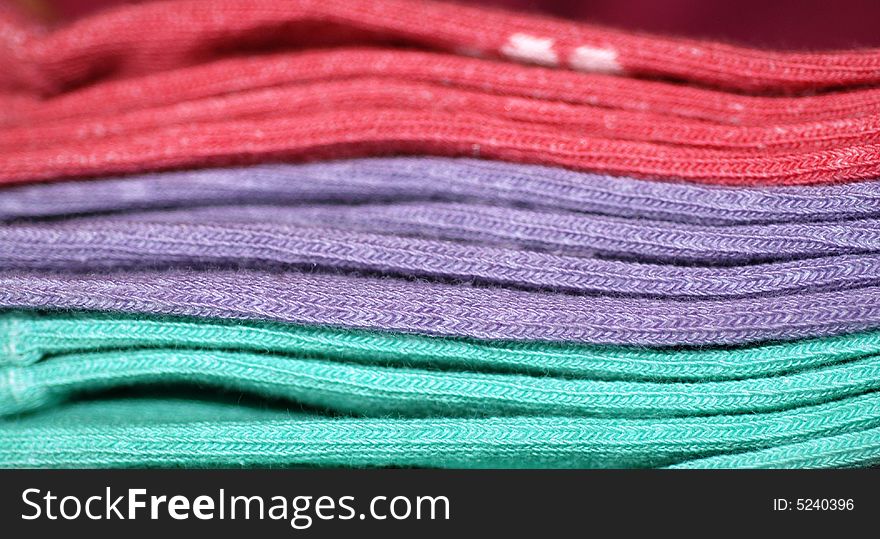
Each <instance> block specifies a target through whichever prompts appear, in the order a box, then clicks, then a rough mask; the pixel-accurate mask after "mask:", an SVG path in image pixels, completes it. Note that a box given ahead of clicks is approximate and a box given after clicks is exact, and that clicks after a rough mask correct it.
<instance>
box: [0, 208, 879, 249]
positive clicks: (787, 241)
mask: <svg viewBox="0 0 880 539" xmlns="http://www.w3.org/2000/svg"><path fill="white" fill-rule="evenodd" d="M131 221H140V222H141V223H140V224H137V223H132V222H131ZM254 222H257V223H260V225H258V226H257V229H258V227H259V226H263V227H265V228H264V230H265V231H266V233H267V234H271V231H270V230H267V229H268V228H271V227H278V228H279V229H283V230H284V231H285V232H284V233H285V234H286V233H287V231H288V230H290V229H291V228H294V227H300V228H303V227H312V228H315V227H318V228H326V229H328V230H329V229H335V230H338V231H339V232H337V234H339V233H343V232H342V231H343V230H344V231H363V232H367V233H372V234H382V235H385V236H392V237H394V236H397V237H399V236H418V237H423V238H438V239H446V240H455V241H458V242H466V243H467V244H469V245H470V244H488V245H498V246H514V247H516V248H519V249H521V250H524V249H532V250H543V251H549V252H552V253H557V254H569V255H575V256H579V257H588V256H603V257H611V258H620V259H639V260H645V261H653V262H656V261H664V262H690V263H694V262H699V263H705V264H730V263H735V262H739V263H748V262H763V261H774V260H785V259H790V258H804V257H817V256H829V255H837V254H849V253H869V252H872V251H875V250H876V249H877V246H878V243H880V242H878V226H877V224H878V222H880V220H878V219H874V218H869V219H859V220H855V219H854V220H850V221H845V222H831V223H828V222H818V223H781V224H767V225H735V226H726V227H717V226H704V225H695V224H678V223H669V222H660V221H651V220H647V219H639V220H631V219H622V218H618V217H605V216H596V215H591V214H573V213H570V212H557V211H551V210H530V209H522V208H515V207H506V206H495V205H486V204H476V203H447V202H403V203H381V204H369V203H367V204H358V205H351V206H340V205H335V204H329V205H324V204H320V205H304V206H293V207H279V206H277V205H273V206H266V205H261V206H237V207H233V208H230V207H223V206H221V207H204V208H196V209H181V210H176V211H159V212H146V213H128V214H126V215H124V216H122V217H118V218H109V219H101V218H99V219H85V220H78V222H76V223H75V226H74V227H69V229H70V230H73V228H76V227H80V228H82V229H83V230H89V229H92V230H94V229H96V228H102V227H110V229H111V230H112V229H113V228H116V227H118V228H121V229H123V228H125V227H130V228H137V227H141V228H142V229H145V230H147V229H149V226H148V224H152V225H153V226H155V227H157V228H161V227H162V226H163V223H164V225H165V227H166V229H167V228H170V227H169V226H168V225H169V224H178V225H181V226H186V225H191V224H195V223H205V224H210V225H215V226H217V227H219V228H218V229H217V233H218V234H221V231H220V229H222V228H224V227H225V228H227V229H231V228H233V227H237V228H241V229H242V230H244V229H246V228H247V225H248V224H251V223H254ZM7 230H9V231H10V236H11V238H12V240H13V241H15V239H16V238H17V237H18V238H26V237H28V236H33V237H34V238H35V239H36V238H37V237H38V236H39V235H40V233H41V232H42V234H43V235H44V236H45V238H49V237H57V238H58V241H59V242H61V243H63V242H64V232H65V231H66V230H68V228H66V227H63V226H62V227H42V228H41V229H37V228H35V227H30V228H25V227H7ZM16 232H19V234H16ZM163 232H167V233H169V234H172V239H173V233H171V232H170V231H167V230H166V231H163ZM193 232H194V233H196V234H197V232H196V231H195V230H194V231H193ZM327 235H328V236H330V237H331V238H332V235H333V232H329V231H328V232H327ZM91 237H92V238H94V239H93V240H92V241H94V242H96V243H97V242H99V241H101V240H100V238H98V237H96V236H95V235H94V234H93V235H92V236H91ZM45 238H40V241H43V240H44V239H45ZM110 241H112V240H110ZM376 241H379V240H376ZM389 241H393V240H389Z"/></svg>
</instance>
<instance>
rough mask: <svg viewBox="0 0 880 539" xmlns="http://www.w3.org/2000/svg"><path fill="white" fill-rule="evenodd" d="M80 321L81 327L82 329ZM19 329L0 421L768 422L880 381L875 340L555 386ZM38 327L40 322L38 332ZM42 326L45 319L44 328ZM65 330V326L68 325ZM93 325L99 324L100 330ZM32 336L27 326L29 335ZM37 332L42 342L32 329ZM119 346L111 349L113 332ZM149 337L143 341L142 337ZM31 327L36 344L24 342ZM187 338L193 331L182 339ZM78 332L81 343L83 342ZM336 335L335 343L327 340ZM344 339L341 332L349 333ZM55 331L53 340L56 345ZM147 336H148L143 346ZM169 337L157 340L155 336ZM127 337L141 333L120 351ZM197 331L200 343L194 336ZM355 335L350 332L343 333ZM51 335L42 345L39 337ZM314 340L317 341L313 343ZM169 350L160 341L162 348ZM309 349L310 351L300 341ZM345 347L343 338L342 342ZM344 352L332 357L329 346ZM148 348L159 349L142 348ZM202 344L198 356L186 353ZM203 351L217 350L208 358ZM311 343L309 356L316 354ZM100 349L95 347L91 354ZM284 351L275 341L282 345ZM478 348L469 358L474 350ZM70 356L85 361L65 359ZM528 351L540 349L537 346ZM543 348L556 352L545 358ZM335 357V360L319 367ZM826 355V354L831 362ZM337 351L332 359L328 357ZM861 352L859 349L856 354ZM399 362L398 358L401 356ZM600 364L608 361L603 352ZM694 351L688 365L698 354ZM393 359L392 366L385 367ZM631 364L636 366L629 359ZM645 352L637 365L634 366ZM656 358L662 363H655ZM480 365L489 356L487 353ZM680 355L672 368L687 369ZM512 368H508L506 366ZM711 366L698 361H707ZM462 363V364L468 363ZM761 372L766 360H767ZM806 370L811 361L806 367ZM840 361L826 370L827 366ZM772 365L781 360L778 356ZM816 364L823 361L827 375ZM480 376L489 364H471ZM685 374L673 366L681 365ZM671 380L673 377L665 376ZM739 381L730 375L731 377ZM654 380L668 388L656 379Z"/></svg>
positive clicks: (170, 340) (267, 334) (132, 331)
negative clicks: (214, 407)
mask: <svg viewBox="0 0 880 539" xmlns="http://www.w3.org/2000/svg"><path fill="white" fill-rule="evenodd" d="M74 320H77V321H79V322H81V323H80V324H76V325H72V324H71V323H70V322H72V321H74ZM5 322H6V325H7V333H10V334H12V333H13V332H14V333H15V335H10V337H13V338H14V339H15V340H14V341H13V340H12V339H8V340H7V345H6V349H7V350H8V352H9V356H11V357H8V358H4V359H5V360H6V361H5V363H19V365H14V364H13V365H10V366H7V367H4V368H0V414H2V415H10V414H15V413H21V412H25V411H30V410H33V409H37V408H41V407H45V406H49V405H53V404H56V403H57V402H58V401H60V400H63V399H65V398H69V397H70V396H73V395H77V394H81V393H85V392H91V391H96V390H103V389H107V388H114V387H130V386H133V385H140V384H157V383H163V384H168V383H177V384H179V383H187V384H196V385H198V386H200V387H220V388H223V389H227V390H235V391H244V392H249V393H255V394H257V395H259V396H260V397H264V398H273V399H285V400H289V401H292V402H294V403H299V404H306V405H309V406H314V407H319V408H322V409H329V410H333V411H337V412H346V413H355V414H358V415H362V416H364V415H366V416H370V415H375V416H383V415H388V414H393V415H395V416H401V417H403V416H432V415H443V416H445V417H453V416H473V415H496V416H497V415H508V414H510V415H548V416H568V415H571V416H597V417H674V416H693V415H704V414H724V413H728V414H730V413H745V412H749V413H758V412H767V411H773V410H784V409H789V408H795V407H799V406H808V405H812V404H818V403H822V402H826V401H828V400H834V399H841V398H845V397H848V396H853V395H858V394H862V393H865V392H868V391H871V390H872V389H874V388H876V387H877V386H878V384H880V359H878V356H876V355H871V354H870V352H869V350H870V347H871V345H872V344H874V340H875V339H873V338H872V336H871V335H864V336H855V337H845V338H839V339H837V341H836V342H835V344H837V345H843V346H844V347H845V348H844V349H843V350H836V351H832V350H830V349H829V346H828V343H823V342H822V341H817V342H808V343H799V344H796V345H783V346H769V347H759V348H757V349H754V350H751V351H750V352H746V353H745V354H741V353H740V352H739V351H734V352H726V353H725V352H722V353H720V355H721V356H722V357H724V358H725V359H727V360H728V361H737V362H739V363H741V364H743V367H744V368H746V369H748V368H750V367H751V363H752V362H753V361H755V360H754V358H755V357H756V356H757V357H758V358H761V357H765V356H767V355H769V354H773V353H781V354H782V358H780V359H782V361H779V360H776V361H775V364H776V365H775V366H776V368H777V369H778V368H779V367H780V366H782V365H784V364H785V363H788V364H787V365H786V367H787V370H784V371H781V372H778V373H774V375H773V376H769V377H765V376H760V377H750V378H745V379H742V380H724V381H710V380H701V381H700V382H688V383H681V382H678V383H677V382H669V381H666V382H661V383H658V382H653V381H629V380H600V379H591V378H589V377H583V376H582V377H578V378H576V379H566V378H560V377H555V376H538V377H536V376H528V375H520V374H514V373H510V372H507V373H502V372H498V373H494V372H480V371H479V370H460V368H456V367H455V366H454V365H450V363H449V362H448V361H447V362H445V363H444V362H442V360H441V365H436V364H434V362H432V361H429V360H427V359H428V358H430V357H431V355H432V354H433V355H434V356H440V357H441V358H442V357H444V356H448V355H449V351H448V350H444V348H443V347H444V344H443V343H442V341H441V342H440V343H435V342H434V341H436V339H430V338H424V337H422V338H414V339H412V338H411V339H407V338H406V337H402V338H400V339H399V340H398V337H397V336H395V335H388V336H384V339H385V340H386V344H385V345H384V347H385V348H390V349H391V350H392V352H391V353H389V354H388V357H385V356H384V354H383V351H382V350H381V349H378V350H377V349H375V347H374V349H373V350H372V354H368V355H367V357H361V360H360V361H359V362H348V361H345V357H346V354H351V353H352V349H351V348H354V347H349V349H348V350H344V349H342V344H341V343H335V342H334V341H333V340H332V339H330V338H328V337H331V336H332V332H327V331H326V330H325V331H323V332H322V331H321V330H318V331H312V332H311V335H310V334H309V333H310V332H309V330H307V329H306V330H302V329H301V330H299V331H289V330H288V331H285V330H283V329H281V328H277V327H276V328H273V327H271V326H269V327H260V326H252V327H245V328H242V329H241V330H238V333H239V334H240V335H241V336H244V337H245V338H247V337H250V338H251V340H250V341H249V342H247V341H246V345H245V346H241V345H239V347H240V348H250V349H255V348H257V349H259V346H260V342H263V341H268V342H269V343H275V342H278V341H280V346H281V347H282V348H287V350H288V351H290V352H292V355H276V354H272V355H268V354H266V353H265V352H266V350H265V347H263V349H262V350H260V352H261V353H255V352H250V351H243V350H238V351H227V350H223V349H216V348H218V344H220V343H221V342H223V341H224V340H225V341H229V340H231V337H232V336H231V335H228V334H226V332H223V331H222V330H223V329H224V328H223V326H218V325H207V326H206V327H200V325H199V324H195V323H192V322H189V323H187V322H181V321H164V320H161V319H160V320H145V321H139V320H137V319H130V318H129V319H124V318H123V319H119V320H114V319H112V318H101V317H95V318H91V319H90V318H89V317H82V318H78V319H77V318H67V319H64V318H60V319H59V318H58V317H49V318H48V319H45V320H42V321H40V320H39V319H38V320H36V321H31V320H28V319H27V318H20V317H19V318H11V319H7V320H5ZM35 322H36V323H35ZM41 322H42V323H41ZM65 322H66V324H65ZM89 324H94V327H89V326H88V325H89ZM22 326H25V327H24V328H22ZM65 326H67V327H68V328H69V329H71V330H72V331H74V332H76V333H74V334H73V335H74V336H75V337H74V338H70V337H67V338H66V339H65V338H62V339H60V340H61V342H52V341H47V340H46V337H48V335H51V334H52V333H53V332H55V333H57V332H58V331H59V330H61V329H63V328H64V327H65ZM29 328H30V332H31V333H30V334H29V333H28V330H29ZM111 328H112V329H114V330H116V331H119V330H124V332H123V333H117V337H115V339H114V338H111V339H109V340H108V339H107V338H106V337H104V338H103V339H102V335H106V334H107V331H108V330H109V329H111ZM144 330H145V331H144ZM22 331H24V333H25V335H22V334H21V333H22ZM32 332H42V335H43V339H44V342H50V343H51V344H49V345H48V346H45V347H44V348H43V349H42V350H40V349H35V348H34V342H33V341H31V342H30V343H28V344H30V349H29V350H28V352H29V355H30V356H31V358H33V357H35V356H36V355H37V354H41V355H43V356H45V355H47V354H49V358H47V359H45V360H43V361H38V362H36V363H31V364H30V365H20V363H21V359H20V358H21V353H20V352H18V351H17V350H16V348H17V346H16V345H17V341H19V340H23V339H26V340H31V339H33V337H31V336H30V335H31V334H32ZM178 332H180V333H182V335H181V337H180V338H177V334H178ZM77 333H80V335H77ZM328 333H329V334H328ZM337 333H339V332H337ZM47 334H48V335H47ZM138 334H141V336H140V337H137V335H138ZM157 334H159V335H161V338H157V337H156V335H157ZM118 335H125V336H127V335H132V337H131V338H128V339H127V340H125V341H121V339H120V337H119V336H118ZM194 335H195V336H196V337H195V338H194ZM343 335H344V334H343ZM350 337H353V339H351V340H357V339H360V343H359V344H360V347H361V349H364V348H367V349H368V348H369V346H370V344H371V343H372V341H379V342H380V343H381V342H382V339H383V336H376V335H370V334H360V335H358V334H354V335H351V336H350ZM37 338H39V335H38V337H37ZM309 338H311V339H310V340H309ZM408 340H416V341H417V342H418V341H421V343H423V348H424V351H423V352H422V353H421V355H419V354H413V355H415V356H416V357H421V358H422V363H424V364H425V365H424V366H425V367H431V368H436V367H438V366H442V367H445V368H444V369H443V370H428V369H426V368H414V367H411V366H409V365H408V364H409V363H412V362H411V361H408V359H409V358H408V357H407V353H406V352H405V351H403V352H397V354H394V352H393V351H394V350H401V349H402V348H403V346H404V345H406V344H408V342H407V341H408ZM114 341H115V342H116V343H120V342H124V346H125V349H119V348H117V347H113V348H115V349H111V350H110V351H106V350H105V349H107V348H109V346H108V345H112V344H113V343H114ZM157 341H159V342H162V344H161V345H160V344H159V342H157ZM302 341H305V343H306V346H304V347H303V348H299V347H298V346H297V345H296V343H297V342H302ZM343 342H344V341H343ZM330 343H333V348H332V349H331V348H329V346H328V345H329V344H330ZM145 344H149V345H150V348H149V349H139V348H140V347H141V346H143V345H145ZM192 344H197V345H201V347H200V348H195V349H190V348H186V347H185V345H192ZM205 345H207V346H212V345H213V347H214V348H215V349H205ZM309 345H311V346H309ZM87 346H88V347H89V348H93V350H89V349H88V348H86V347H87ZM854 346H857V347H859V348H860V349H859V353H860V354H862V355H861V356H860V357H858V356H857V357H853V358H852V359H851V360H850V361H846V362H843V363H841V362H840V360H841V359H847V357H848V353H847V351H846V348H849V350H852V349H853V347H854ZM276 347H277V345H276ZM469 347H470V348H469ZM65 348H72V349H74V350H77V351H76V352H63V350H64V349H65ZM458 348H459V349H463V350H471V354H470V355H471V356H474V355H475V354H474V353H473V351H474V350H475V351H480V350H483V351H485V352H488V354H486V355H488V358H485V359H487V360H488V361H486V363H489V364H490V365H492V364H497V363H502V364H503V363H504V360H503V358H504V355H505V352H506V351H507V352H508V353H509V350H505V347H504V345H503V344H502V345H500V346H498V345H493V344H492V343H460V344H459V345H458ZM526 349H527V350H528V349H529V347H526ZM531 349H532V350H531V351H532V352H533V353H534V354H536V355H541V354H542V352H543V353H544V354H546V355H551V356H552V355H553V354H554V353H556V354H557V355H566V354H567V355H568V356H570V357H571V356H574V357H575V358H577V359H579V360H580V362H581V363H582V364H583V362H584V360H585V359H586V358H584V357H582V356H581V357H578V356H577V352H578V350H577V349H574V350H570V349H567V347H561V349H559V350H560V351H559V352H556V351H555V350H554V348H553V347H552V346H551V345H532V346H531ZM543 349H547V351H546V352H544V350H543ZM798 349H800V350H811V349H812V350H813V357H812V358H810V359H809V360H808V361H807V362H808V363H813V366H812V368H809V369H806V370H792V367H793V366H792V365H791V362H786V361H785V355H786V354H787V355H789V356H790V355H791V352H792V351H793V350H798ZM321 351H323V352H324V355H325V356H329V357H327V358H326V359H323V358H320V357H315V356H316V355H320V352H321ZM823 351H824V353H823ZM328 352H329V353H328ZM850 353H852V352H850ZM614 354H615V350H607V349H606V350H604V351H601V352H599V353H598V355H600V356H601V355H605V356H606V357H608V358H613V357H615V356H614ZM395 355H396V356H398V358H397V360H396V361H391V358H392V357H394V356H395ZM593 355H597V354H596V353H595V352H594V353H593ZM620 355H621V356H622V358H621V361H622V362H624V363H626V361H627V359H628V360H629V362H630V364H633V363H635V362H636V361H637V359H638V358H640V357H645V356H647V357H650V356H651V354H650V353H645V352H641V353H639V352H635V353H633V352H630V351H627V350H626V349H623V350H620ZM679 355H684V356H685V358H686V357H687V356H688V354H681V353H679ZM689 355H691V356H696V358H700V357H701V356H704V357H706V358H707V360H708V361H707V360H703V361H704V362H711V361H712V360H713V359H714V360H715V361H718V359H717V356H718V355H719V354H715V356H716V357H714V358H713V354H712V353H706V352H696V353H691V354H689ZM377 356H378V357H380V358H381V360H380V361H381V363H380V362H378V361H377V359H376V358H377ZM627 356H630V357H629V358H627ZM633 356H634V357H633ZM654 356H655V357H656V353H655V354H654ZM476 357H477V359H483V358H480V356H478V355H477V356H476ZM676 359H677V358H676V357H675V354H671V355H670V356H669V357H667V358H666V361H667V362H674V361H676ZM499 360H500V361H499ZM697 361H699V359H697ZM459 362H461V359H459ZM757 362H758V364H759V365H758V369H756V370H760V368H761V365H760V359H758V360H757ZM801 362H803V359H802V360H801ZM828 362H831V364H827V365H822V363H828ZM771 363H774V361H773V359H772V357H771ZM816 364H818V365H816ZM470 365H471V366H473V367H476V366H477V362H473V361H472V362H470ZM674 368H675V366H674V365H673V369H674ZM660 370H663V369H660ZM728 374H729V373H728ZM652 378H657V377H656V376H655V377H652Z"/></svg>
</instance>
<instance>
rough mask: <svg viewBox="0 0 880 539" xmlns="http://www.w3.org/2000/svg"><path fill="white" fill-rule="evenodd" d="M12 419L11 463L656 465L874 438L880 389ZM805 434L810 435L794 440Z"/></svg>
mask: <svg viewBox="0 0 880 539" xmlns="http://www.w3.org/2000/svg"><path fill="white" fill-rule="evenodd" d="M83 406H85V408H83ZM248 413H250V414H252V416H253V417H252V418H248V417H247V415H248ZM0 421H2V422H0V425H2V428H3V431H4V435H3V436H2V437H0V465H3V466H7V467H14V466H32V467H33V466H38V467H53V466H54V467H59V466H61V467H71V466H73V467H83V466H98V467H116V466H164V467H172V466H187V467H206V466H207V467H210V466H279V465H323V466H389V465H394V466H439V467H465V468H473V467H512V468H534V467H576V468H593V467H648V466H668V465H673V464H681V463H684V462H686V461H688V460H692V459H699V458H705V457H711V456H714V455H720V454H734V453H741V452H748V451H757V450H761V449H766V448H771V447H780V446H786V445H788V446H790V447H794V448H795V449H794V450H793V454H794V455H800V456H801V457H803V458H809V457H810V455H815V453H811V450H812V447H813V446H814V445H815V443H816V442H817V441H818V440H820V439H821V438H825V437H833V436H838V435H844V436H845V435H852V436H853V437H859V438H867V437H870V436H871V434H872V432H873V430H874V429H876V428H877V427H878V425H880V393H878V392H873V393H868V394H865V395H861V396H857V397H850V398H846V399H842V400H838V401H835V402H830V403H826V404H820V405H817V406H810V407H804V408H797V409H795V410H789V411H782V412H771V413H766V414H758V415H755V414H743V415H720V416H709V417H696V418H691V417H688V418H664V419H619V418H614V419H609V418H563V417H494V418H481V419H478V418H428V419H393V418H375V419H369V418H348V417H343V418H330V419H328V418H315V417H312V418H310V417H308V416H302V415H298V414H294V415H291V414H290V413H289V412H287V411H286V410H283V409H281V410H277V411H275V412H274V414H273V412H271V411H267V410H263V409H254V408H244V407H242V406H228V405H223V404H220V405H218V404H211V403H192V402H188V401H179V402H178V401H173V402H168V401H164V402H163V401H159V403H158V404H157V405H154V404H153V402H152V401H149V400H147V401H144V400H137V401H133V402H112V401H110V402H108V401H96V402H92V403H84V404H79V405H75V407H74V409H73V410H68V409H67V408H66V407H62V408H58V409H54V410H52V411H47V412H46V413H38V414H28V415H25V416H22V417H21V418H19V419H6V420H0ZM801 442H808V443H806V444H804V445H803V446H795V445H794V444H799V443H801ZM798 447H800V448H802V449H801V452H798V449H797V448H798ZM862 447H863V449H864V451H862V452H859V451H858V450H856V449H855V448H853V449H854V450H853V451H852V452H851V453H850V454H849V455H847V456H846V457H845V458H842V459H836V460H831V461H828V460H823V459H822V458H821V457H819V458H815V459H813V462H814V463H816V464H817V465H821V464H828V463H829V462H831V463H833V464H832V465H846V464H847V463H848V462H852V463H855V464H860V463H865V462H866V460H870V458H875V457H876V452H874V450H873V448H872V447H871V446H870V445H869V444H863V445H862ZM770 458H771V459H773V455H770ZM752 462H753V463H754V464H758V463H759V462H760V461H758V460H757V459H755V460H753V461H752ZM771 462H772V460H771ZM875 462H876V461H875Z"/></svg>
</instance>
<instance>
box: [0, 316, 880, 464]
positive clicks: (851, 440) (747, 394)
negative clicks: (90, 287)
mask: <svg viewBox="0 0 880 539" xmlns="http://www.w3.org/2000/svg"><path fill="white" fill-rule="evenodd" d="M181 388H183V389H189V390H190V391H192V392H193V394H195V395H197V396H198V398H195V399H194V398H180V397H176V396H174V394H173V393H171V394H169V393H168V392H169V391H170V390H172V389H173V390H179V389H181ZM878 390H880V333H862V334H853V335H844V336H840V337H834V338H828V339H815V340H804V341H795V342H786V343H775V344H766V345H760V346H752V347H748V348H729V349H699V350H686V349H685V350H683V349H675V350H663V349H645V348H634V347H598V346H584V345H568V344H564V343H540V342H518V343H511V342H498V341H476V340H467V339H442V338H435V337H425V336H419V335H409V334H395V333H386V332H369V331H352V330H344V329H336V328H331V327H306V326H295V325H285V324H275V323H259V322H252V323H242V322H224V321H215V320H195V319H182V318H170V317H169V318H165V317H138V316H132V315H109V314H94V313H62V312H53V313H38V312H6V313H3V314H2V315H0V466H11V467H16V466H36V467H44V466H46V467H78V466H89V467H103V466H147V467H149V466H315V465H317V466H437V467H445V466H455V467H526V468H529V467H545V466H546V467H664V466H672V467H721V468H728V467H748V468H755V467H787V466H790V467H827V466H857V465H869V464H876V463H878V462H880V391H878ZM108 391H109V392H110V393H108ZM137 392H147V393H148V394H152V397H148V398H120V397H119V396H120V395H128V396H130V395H132V394H133V393H137ZM257 403H262V404H257Z"/></svg>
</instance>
